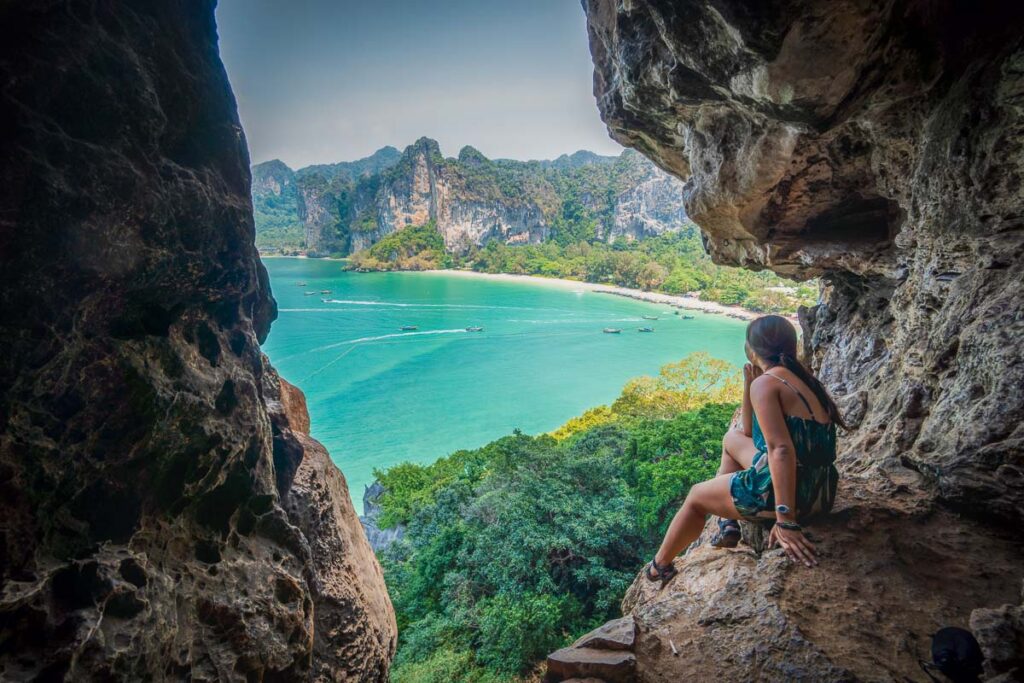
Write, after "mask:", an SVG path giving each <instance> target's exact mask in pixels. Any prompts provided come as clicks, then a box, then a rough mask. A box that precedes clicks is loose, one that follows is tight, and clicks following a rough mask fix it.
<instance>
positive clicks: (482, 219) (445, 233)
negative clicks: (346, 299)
mask: <svg viewBox="0 0 1024 683" xmlns="http://www.w3.org/2000/svg"><path fill="white" fill-rule="evenodd" d="M460 171H461V169H460V168H459V164H458V163H452V162H451V161H449V160H446V159H444V157H442V156H441V150H440V148H439V147H438V145H437V142H435V141H434V140H430V139H429V138H421V139H419V140H417V141H416V142H415V143H414V144H412V145H410V146H409V147H408V148H406V150H405V152H404V154H403V157H402V159H401V160H400V161H399V163H398V164H397V166H396V167H395V168H393V169H392V170H391V172H390V173H389V174H388V176H387V177H386V178H384V179H382V183H381V188H380V190H378V191H377V194H376V199H375V201H376V211H375V214H374V220H373V225H374V226H375V227H374V228H373V229H370V230H356V231H353V232H352V250H353V251H359V250H360V249H366V248H367V247H370V246H372V245H373V244H375V243H376V242H378V241H379V240H380V239H381V238H382V237H384V236H385V235H389V234H391V233H393V232H395V231H396V230H401V229H402V228H405V227H407V226H413V225H426V224H427V223H430V222H431V221H433V222H434V223H435V225H436V226H437V230H438V232H440V233H441V236H442V237H443V238H444V243H445V248H446V249H448V250H449V251H452V252H459V253H461V252H465V251H466V250H468V249H469V248H470V247H471V246H481V245H483V244H486V243H487V242H489V241H491V240H498V241H500V242H504V243H508V244H512V243H534V242H541V241H543V240H544V239H545V238H546V237H547V235H548V222H547V219H546V217H545V216H544V214H543V212H542V211H541V209H540V207H539V206H538V204H537V202H536V201H535V200H533V199H532V198H530V197H526V196H522V197H517V198H515V200H514V201H509V200H508V199H506V198H503V197H498V196H497V195H492V194H489V193H487V192H480V191H476V190H475V189H474V188H473V187H472V185H470V184H467V181H466V178H465V177H464V175H463V173H461V172H460Z"/></svg>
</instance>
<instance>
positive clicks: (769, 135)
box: [549, 0, 1024, 681]
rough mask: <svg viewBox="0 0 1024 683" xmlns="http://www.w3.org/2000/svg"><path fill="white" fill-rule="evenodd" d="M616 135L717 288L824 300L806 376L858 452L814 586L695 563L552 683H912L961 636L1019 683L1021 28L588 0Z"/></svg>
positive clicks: (940, 13)
mask: <svg viewBox="0 0 1024 683" xmlns="http://www.w3.org/2000/svg"><path fill="white" fill-rule="evenodd" d="M583 6H584V9H585V11H586V13H587V20H588V30H589V34H590V45H591V53H592V56H593V61H594V66H595V72H594V94H595V96H596V98H597V103H598V108H599V109H600V112H601V116H602V118H603V120H604V121H605V123H606V124H607V126H608V130H609V132H610V133H611V135H612V136H613V137H614V138H615V139H616V140H618V141H620V142H622V143H623V144H625V145H628V146H631V147H633V148H635V149H638V150H640V151H641V152H643V153H644V154H645V155H647V156H648V157H650V158H651V159H652V160H654V161H655V163H657V164H658V165H659V166H660V167H662V168H663V169H665V170H667V171H669V172H671V173H673V174H675V175H677V176H678V177H680V178H685V179H687V182H686V187H685V205H686V210H687V212H688V214H689V215H690V216H691V217H692V218H693V220H694V221H696V222H697V223H698V224H699V225H700V226H701V228H702V229H703V230H704V232H705V235H706V245H707V247H708V249H709V251H710V253H711V254H712V256H713V257H714V258H715V259H716V260H717V261H718V262H721V263H729V264H735V265H744V266H747V267H751V268H755V269H763V268H770V269H772V270H775V271H777V272H779V273H783V274H787V275H791V276H795V277H809V276H821V277H822V279H823V282H824V286H823V290H822V298H821V303H820V304H819V305H818V306H815V307H814V308H811V309H809V310H804V311H802V312H801V316H800V317H801V324H802V326H803V333H804V334H803V339H804V347H805V354H806V356H807V358H808V359H809V361H810V362H811V363H812V364H813V365H814V367H815V368H816V369H817V370H818V371H819V372H820V374H821V376H822V377H823V378H824V380H825V381H826V383H827V385H828V386H829V388H830V389H831V391H832V392H833V393H834V394H835V396H836V397H837V398H838V399H839V402H840V405H841V407H842V408H843V410H844V412H845V415H846V417H847V419H848V420H849V421H850V422H851V423H852V429H851V431H850V432H849V433H848V434H846V435H845V436H844V437H843V438H842V440H841V447H840V448H841V452H840V458H839V463H840V468H841V471H842V472H843V475H844V480H843V482H842V484H841V489H840V496H839V501H838V503H837V507H836V509H835V510H834V512H833V513H832V514H831V515H830V516H828V517H826V518H824V519H819V520H816V521H814V523H813V524H812V525H811V527H810V529H811V533H812V534H813V537H814V539H815V541H816V542H817V544H818V547H819V549H820V551H821V554H822V562H821V565H820V566H819V567H818V568H816V569H814V570H811V571H807V570H804V569H803V568H799V569H798V568H795V567H792V566H790V565H789V564H788V562H787V561H785V560H784V559H783V558H782V557H781V556H780V553H779V551H765V549H764V548H763V543H762V540H761V539H762V537H761V535H760V534H759V533H758V532H757V530H756V529H753V528H748V529H746V530H745V532H746V536H747V541H748V543H747V544H746V545H741V547H740V549H738V550H736V551H715V550H713V549H711V548H709V547H707V546H706V544H702V543H698V545H697V546H696V547H694V548H692V549H691V550H690V552H689V553H687V554H686V555H685V557H683V558H680V559H678V560H677V567H678V568H679V569H680V575H679V576H678V577H677V578H676V579H675V580H674V581H673V582H672V583H671V584H670V585H669V586H668V587H666V588H665V589H664V590H663V591H658V590H656V589H655V588H654V587H653V584H650V583H648V582H645V581H643V579H638V581H637V583H636V584H635V585H634V586H633V588H632V589H631V590H630V592H629V594H628V595H627V597H626V599H625V601H624V603H623V612H624V614H625V615H626V616H625V618H624V621H622V622H617V623H613V624H610V625H609V626H608V627H607V628H606V629H605V630H604V631H602V632H600V633H597V634H594V636H592V637H591V638H589V639H587V640H585V641H583V642H581V643H579V644H578V645H579V646H578V647H576V648H569V649H567V650H564V651H560V652H558V653H555V654H553V655H552V657H551V659H550V660H549V666H550V668H549V672H550V674H549V675H550V679H551V680H563V679H565V678H568V677H570V676H579V677H586V676H595V677H597V678H600V679H604V680H615V681H626V680H641V681H679V680H772V681H792V680H808V681H811V680H813V681H819V680H830V681H831V680H844V681H846V680H851V681H852V680H899V681H904V680H923V678H922V677H923V674H922V672H921V670H920V668H919V664H918V660H919V659H930V654H929V652H928V646H929V640H930V637H931V634H932V633H934V632H935V631H936V630H937V629H938V628H939V627H941V626H947V625H952V626H960V627H969V628H971V629H972V630H973V632H974V634H975V635H976V636H977V638H978V640H979V641H980V642H981V645H982V647H983V650H984V651H985V654H986V656H987V658H988V661H987V664H986V674H987V676H988V677H990V678H991V679H992V680H1001V681H1016V680H1021V678H1022V677H1024V663H1022V659H1024V653H1022V649H1024V646H1022V643H1024V624H1022V621H1021V608H1020V603H1021V597H1022V596H1021V589H1022V578H1024V547H1022V542H1024V539H1022V537H1021V535H1020V524H1021V522H1022V521H1024V516H1022V511H1024V499H1022V495H1024V486H1022V483H1024V426H1022V424H1024V421H1022V417H1024V391H1022V389H1021V387H1024V343H1022V341H1021V340H1022V338H1024V337H1022V335H1024V284H1022V283H1024V280H1022V275H1021V273H1022V272H1024V270H1022V269H1024V186H1022V182H1024V42H1022V35H1024V31H1022V28H1024V11H1022V6H1021V5H1020V4H1015V3H994V4H988V5H985V6H984V7H981V6H972V5H968V4H962V3H947V2H937V3H877V2H871V1H867V0H865V1H860V0H853V1H851V2H839V3H815V2H806V1H802V0H798V1H796V2H765V3H745V2H733V1H726V2H705V1H703V0H683V1H679V2H677V1H674V0H629V1H626V2H618V1H614V0H584V2H583Z"/></svg>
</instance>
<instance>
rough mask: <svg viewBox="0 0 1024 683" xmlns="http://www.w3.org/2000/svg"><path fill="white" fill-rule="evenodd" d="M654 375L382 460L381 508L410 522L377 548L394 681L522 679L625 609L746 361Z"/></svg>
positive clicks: (680, 367) (707, 470) (704, 465)
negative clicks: (602, 398)
mask: <svg viewBox="0 0 1024 683" xmlns="http://www.w3.org/2000/svg"><path fill="white" fill-rule="evenodd" d="M640 381H641V383H642V384H644V386H645V387H646V380H640ZM650 382H653V386H655V387H656V388H655V389H654V390H653V391H647V390H646V389H645V390H644V391H637V390H636V389H635V387H634V383H632V382H631V383H630V385H627V387H626V390H624V392H623V394H622V396H621V397H620V398H619V399H618V400H616V401H615V402H614V403H613V404H612V405H611V406H601V407H599V408H596V409H594V410H591V411H588V412H587V413H585V414H584V415H582V416H580V417H578V418H575V419H573V420H570V421H569V422H568V423H566V425H564V426H563V427H561V428H560V429H558V430H556V431H555V432H553V433H552V434H547V435H540V436H528V435H526V434H522V433H519V432H515V433H513V434H511V435H509V436H506V437H504V438H501V439H498V440H497V441H494V442H492V443H490V444H488V445H486V446H484V447H482V448H479V449H475V450H466V451H458V452H455V453H453V454H451V455H449V456H447V457H445V458H442V459H440V460H438V461H437V462H435V463H433V464H430V465H414V464H410V463H405V464H401V465H397V466H395V467H391V468H389V469H387V470H385V471H381V472H377V473H376V474H377V477H378V478H379V479H380V481H381V482H382V484H383V485H384V487H385V489H386V491H387V492H386V493H385V494H384V496H383V499H382V504H383V511H384V515H383V523H384V524H386V525H395V524H402V525H405V527H406V534H405V537H404V538H403V539H402V540H401V541H400V542H399V543H397V544H396V545H394V546H392V547H391V548H390V549H388V550H387V551H385V552H383V553H382V557H381V560H382V563H383V566H384V570H385V578H386V580H387V584H388V589H389V592H390V594H391V598H392V601H393V603H394V605H395V610H396V612H397V615H398V624H399V634H400V635H399V649H398V654H397V657H396V659H395V662H394V669H393V674H392V680H393V681H396V683H412V682H413V681H415V682H416V683H422V682H428V683H429V682H431V681H437V682H438V683H440V682H441V681H445V682H447V681H463V682H471V683H509V682H513V681H521V680H524V679H525V678H524V677H528V676H529V675H530V674H531V672H534V671H535V669H536V667H537V665H538V663H539V662H540V661H541V660H542V659H543V658H544V656H545V655H546V654H547V653H548V652H551V651H552V650H554V649H557V648H559V647H562V646H564V645H565V644H567V643H569V642H571V641H572V640H573V639H574V638H576V637H578V636H579V635H581V634H582V633H585V632H586V631H587V630H589V629H591V628H593V627H595V626H597V625H599V624H601V623H603V622H604V621H606V620H608V619H611V618H615V617H617V616H619V603H620V601H621V600H622V596H623V594H624V592H625V590H626V588H627V587H628V586H629V584H630V583H631V582H632V581H633V579H634V577H635V576H636V573H637V572H638V571H639V569H640V568H641V567H642V565H643V564H644V563H645V562H646V561H647V560H649V559H650V556H651V555H652V554H653V552H654V551H655V549H656V546H657V543H658V542H659V540H660V538H661V534H662V533H663V531H664V527H665V525H666V524H667V521H668V519H669V518H670V517H671V515H672V514H674V512H675V510H676V508H677V507H678V505H679V504H680V503H681V501H682V499H683V498H684V497H685V495H686V492H687V491H688V490H689V488H690V486H692V485H693V484H695V483H697V482H699V481H702V480H704V479H706V478H708V477H709V476H711V475H713V474H714V472H715V470H716V468H717V467H718V462H719V457H720V451H721V439H722V435H723V434H724V433H725V431H726V429H727V428H728V425H729V421H730V418H731V416H732V415H733V412H734V411H735V408H736V401H737V400H738V398H739V393H738V387H739V378H738V373H737V370H736V369H735V368H732V367H731V366H728V365H727V364H724V363H721V362H718V361H712V360H711V359H710V358H708V357H707V356H706V355H703V354H699V355H695V356H691V357H688V358H687V359H684V361H682V362H681V363H674V364H670V365H667V366H665V367H664V368H662V371H661V373H659V375H658V377H657V378H652V379H650ZM680 410H682V412H679V411H680Z"/></svg>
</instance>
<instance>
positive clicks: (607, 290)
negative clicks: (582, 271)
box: [423, 270, 797, 324]
mask: <svg viewBox="0 0 1024 683" xmlns="http://www.w3.org/2000/svg"><path fill="white" fill-rule="evenodd" d="M423 272H426V273H437V274H442V275H455V276H459V277H469V278H480V279H485V280H505V281H511V282H533V283H536V284H543V285H548V286H553V287H563V288H566V289H575V290H583V291H586V292H596V293H598V294H612V295H615V296H624V297H626V298H629V299H636V300H637V301H645V302H647V303H652V304H662V305H665V306H671V307H672V308H678V309H682V310H688V311H701V312H702V313H714V314H718V315H727V316H729V317H731V318H737V319H739V320H753V319H754V318H758V317H760V316H762V315H764V314H763V313H758V312H756V311H751V310H747V309H745V308H742V307H741V306H726V305H724V304H719V303H716V302H714V301H702V300H701V299H698V298H697V297H693V296H680V295H675V294H663V293H661V292H645V291H643V290H639V289H629V288H628V287H616V286H614V285H602V284H598V283H595V282H580V281H579V280H566V279H564V278H553V277H540V276H537V275H512V274H509V273H480V272H477V271H475V270H427V271H423ZM786 317H787V318H788V319H789V320H790V321H792V322H793V323H794V324H797V318H796V316H786Z"/></svg>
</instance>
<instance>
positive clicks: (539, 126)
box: [217, 0, 621, 168]
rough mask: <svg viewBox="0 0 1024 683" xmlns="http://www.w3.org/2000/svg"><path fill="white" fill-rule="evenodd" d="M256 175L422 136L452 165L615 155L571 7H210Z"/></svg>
mask: <svg viewBox="0 0 1024 683" xmlns="http://www.w3.org/2000/svg"><path fill="white" fill-rule="evenodd" d="M217 23H218V27H219V32H220V49H221V55H222V56H223V59H224V63H225V64H226V65H227V70H228V75H229V76H230V78H231V84H232V86H233V87H234V91H235V96H236V97H237V98H238V106H239V109H240V113H241V117H242V123H243V125H244V126H245V132H246V136H247V137H248V139H249V150H250V153H251V157H252V160H253V162H254V163H257V162H261V161H266V160H268V159H273V158H279V159H282V160H283V161H285V162H286V163H288V164H289V165H290V166H292V167H293V168H298V167H300V166H305V165H307V164H312V163H326V162H333V161H347V160H351V159H356V158H359V157H363V156H366V155H368V154H371V153H372V152H374V151H375V150H377V149H379V148H380V147H383V146H385V145H394V146H395V147H398V148H399V149H402V148H403V147H405V146H406V145H408V144H410V143H411V142H413V141H414V140H415V139H416V138H418V137H420V136H423V135H426V136H428V137H432V138H434V139H436V140H437V141H438V142H439V143H440V144H441V151H442V152H443V153H444V154H445V155H446V156H454V155H455V154H457V153H458V151H459V149H460V148H461V147H462V146H463V145H467V144H471V145H473V146H474V147H476V148H477V149H479V150H480V151H481V152H483V153H484V154H485V155H487V156H489V157H492V158H494V157H507V158H513V159H547V158H554V157H556V156H558V155H559V154H562V153H565V152H574V151H576V150H577V149H590V150H592V151H595V152H600V153H604V154H617V153H618V152H619V151H621V147H619V145H618V144H616V143H615V142H613V141H612V140H611V139H610V138H609V137H608V134H607V132H606V131H605V128H604V124H602V123H601V120H600V118H599V117H598V114H597V105H596V104H595V103H594V97H593V95H592V94H591V84H592V74H593V66H592V64H591V61H590V51H589V48H588V46H587V32H586V23H585V17H584V15H583V10H582V9H581V7H580V3H579V2H578V0H514V1H513V2H509V1H508V0H406V1H405V2H400V1H398V0H370V1H369V2H367V0H359V1H358V2H353V1H349V0H333V1H332V0H220V6H219V8H218V10H217Z"/></svg>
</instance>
